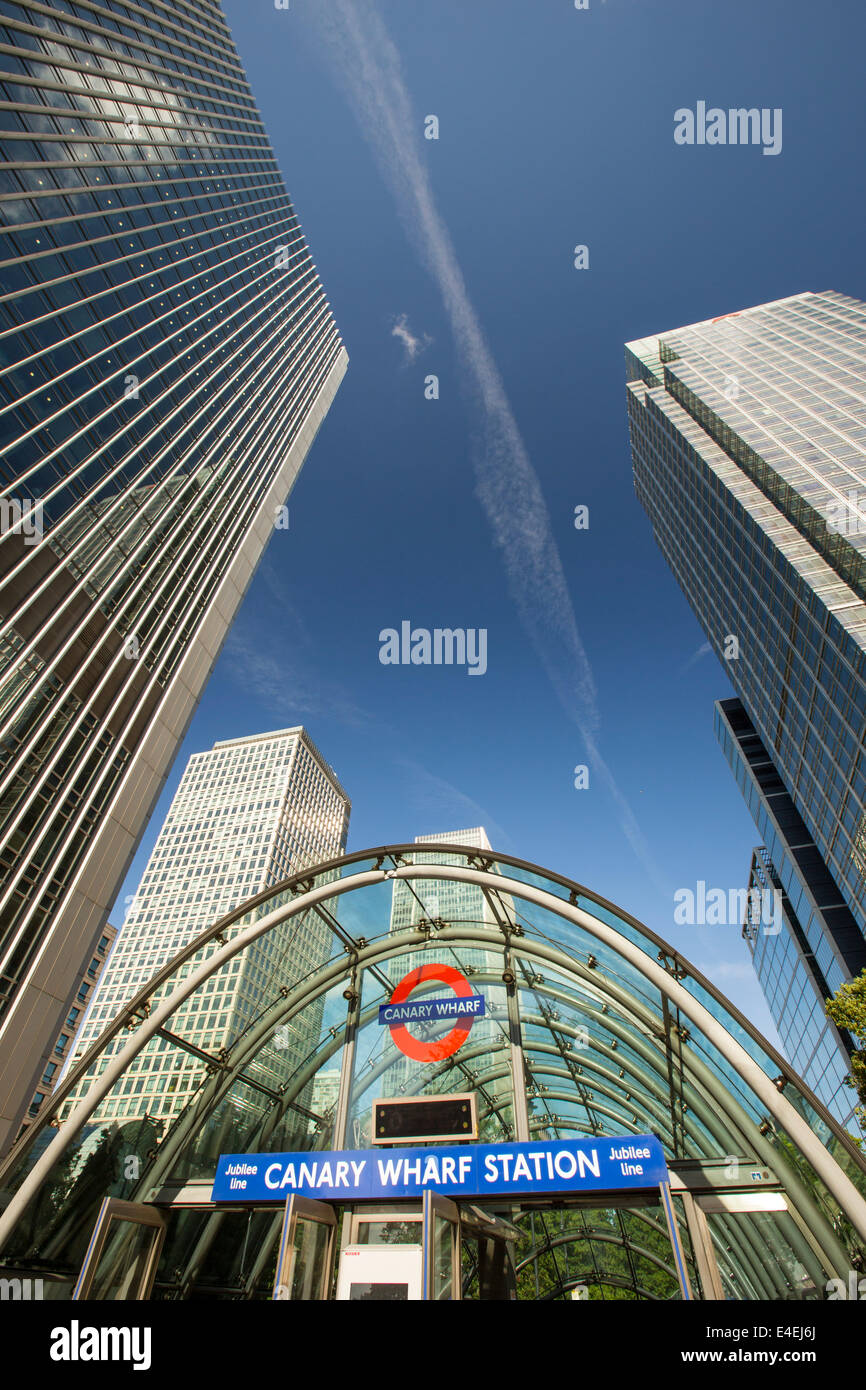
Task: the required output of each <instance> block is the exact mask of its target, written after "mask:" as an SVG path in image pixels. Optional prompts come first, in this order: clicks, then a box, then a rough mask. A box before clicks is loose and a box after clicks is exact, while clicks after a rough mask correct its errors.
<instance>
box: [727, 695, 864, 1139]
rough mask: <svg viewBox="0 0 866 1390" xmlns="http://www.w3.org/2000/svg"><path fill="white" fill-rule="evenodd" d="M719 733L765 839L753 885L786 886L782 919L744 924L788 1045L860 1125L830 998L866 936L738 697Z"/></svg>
mask: <svg viewBox="0 0 866 1390" xmlns="http://www.w3.org/2000/svg"><path fill="white" fill-rule="evenodd" d="M716 733H717V736H718V739H719V742H720V744H721V747H722V750H723V752H724V754H725V756H726V758H727V759H728V762H729V763H730V766H731V770H732V772H733V774H734V776H735V778H736V780H737V785H738V786H739V788H740V791H741V792H742V794H743V796H744V798H745V801H746V804H747V805H748V807H749V810H750V811H751V812H752V815H753V817H754V820H755V824H756V826H757V827H758V830H759V832H760V834H761V836H762V837H763V839H764V844H763V845H761V846H760V847H759V848H758V849H756V850H755V852H754V854H753V856H752V866H751V872H750V878H749V887H750V888H753V887H754V888H757V889H758V890H759V892H760V891H766V892H768V893H776V894H778V900H779V902H780V903H781V907H782V917H781V930H778V931H777V930H776V922H775V920H774V921H773V923H772V927H771V929H770V930H768V929H767V925H766V924H765V923H764V922H758V921H757V920H756V921H755V922H749V921H746V922H745V923H744V924H743V936H744V937H745V939H746V941H747V942H748V945H749V950H750V952H751V956H752V963H753V964H754V967H755V970H756V972H757V975H758V979H759V980H760V982H761V987H762V989H763V991H764V994H765V996H766V999H767V1003H768V1004H769V1007H770V1012H771V1013H772V1016H773V1018H774V1019H776V1020H777V1026H778V1028H779V1035H780V1037H781V1039H782V1043H783V1045H784V1047H785V1051H786V1054H787V1056H788V1058H789V1059H790V1061H791V1063H792V1064H793V1065H794V1066H795V1067H796V1069H797V1071H798V1072H799V1074H800V1075H801V1076H802V1077H803V1078H804V1079H805V1080H806V1081H807V1082H808V1084H809V1086H810V1087H811V1088H812V1090H813V1091H814V1092H815V1094H816V1095H817V1096H820V1097H821V1100H822V1101H823V1102H824V1104H825V1105H826V1106H827V1108H828V1110H830V1111H831V1112H832V1113H833V1114H834V1115H835V1116H836V1118H837V1119H838V1120H840V1122H841V1123H842V1124H845V1125H847V1126H848V1127H849V1128H850V1129H853V1130H854V1131H855V1132H857V1131H859V1125H858V1123H857V1120H856V1117H855V1115H854V1110H855V1106H856V1092H855V1091H854V1090H853V1089H852V1088H851V1087H850V1086H849V1085H847V1084H846V1079H847V1076H848V1074H849V1072H850V1070H851V1067H850V1056H851V1052H852V1050H853V1049H854V1046H855V1044H854V1042H853V1039H852V1038H851V1037H850V1035H848V1034H847V1033H843V1032H840V1031H839V1030H838V1029H837V1028H836V1027H835V1025H834V1024H832V1023H831V1022H830V1020H829V1019H828V1018H827V1015H826V1013H825V1011H824V1003H825V1001H826V1000H827V999H829V998H830V996H831V994H835V992H836V990H837V989H838V988H839V986H840V985H842V984H844V982H845V981H846V980H847V979H849V978H850V977H851V975H852V974H858V973H859V971H860V970H861V969H862V968H863V967H864V966H866V941H864V939H863V936H862V934H861V932H860V930H859V928H858V926H857V923H856V922H855V921H854V918H853V916H852V915H851V912H850V910H849V908H848V906H847V904H846V903H844V902H843V901H842V897H841V894H840V892H839V889H838V888H837V887H836V885H835V883H834V882H833V880H832V878H831V877H830V874H829V873H828V871H827V867H826V865H825V864H824V861H823V860H822V858H821V856H820V854H819V853H818V850H817V848H816V846H815V844H814V843H813V841H812V839H811V837H810V835H809V832H808V831H807V829H806V827H805V825H804V824H803V821H802V819H801V817H800V815H799V814H798V812H797V810H796V808H795V806H794V804H793V802H792V801H791V798H790V797H789V795H788V793H787V791H786V790H785V787H784V785H783V783H782V779H781V778H780V776H779V774H778V772H777V771H776V768H775V766H774V765H773V762H772V760H771V759H770V758H769V757H768V756H767V752H766V749H765V748H764V746H763V744H762V743H761V740H760V739H759V738H758V735H757V734H756V732H755V729H754V727H753V725H752V722H751V720H750V719H749V717H748V715H747V714H746V712H745V710H744V709H743V706H742V705H741V704H740V702H739V700H722V701H720V702H719V703H718V704H717V706H716Z"/></svg>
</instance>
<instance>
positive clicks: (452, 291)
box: [305, 0, 664, 888]
mask: <svg viewBox="0 0 866 1390" xmlns="http://www.w3.org/2000/svg"><path fill="white" fill-rule="evenodd" d="M305 13H306V14H307V15H309V16H310V19H311V23H312V24H313V26H314V28H315V30H316V32H317V34H318V35H319V37H320V39H321V41H322V43H323V44H324V47H325V50H326V52H327V54H328V57H329V59H330V61H331V64H332V66H333V69H334V71H335V73H336V77H337V80H338V82H339V84H340V85H341V86H342V87H343V89H344V90H345V91H346V93H347V95H348V97H349V100H350V103H351V105H352V108H353V110H354V113H355V116H356V118H357V120H358V123H359V126H360V128H361V131H362V133H363V134H364V136H365V138H366V139H367V141H368V143H369V144H370V146H371V148H372V151H373V153H374V156H375V157H376V159H377V162H378V163H379V166H380V168H381V170H382V174H383V177H384V178H385V181H386V183H387V185H388V187H389V188H390V190H391V192H392V194H393V196H394V199H395V203H396V206H397V209H398V213H399V215H400V218H401V221H402V222H403V224H404V226H405V228H406V230H407V233H408V236H409V238H410V241H411V243H412V245H413V246H414V247H415V248H416V250H417V252H418V254H419V256H420V258H421V260H422V261H423V263H424V264H425V266H426V267H427V268H428V270H429V271H430V274H431V275H432V277H433V279H434V281H435V283H436V284H437V286H438V288H439V291H440V293H441V296H442V300H443V303H444V306H445V310H446V312H447V315H448V318H449V320H450V323H451V328H452V332H453V335H454V340H455V344H456V347H457V352H458V355H459V357H460V359H461V362H462V365H463V368H464V379H465V380H466V382H467V384H468V387H469V390H470V392H471V394H472V396H473V397H474V398H475V402H476V404H477V406H478V408H479V410H480V413H481V417H482V420H483V425H484V430H483V440H482V441H481V443H480V446H479V447H478V448H476V449H475V450H474V451H473V464H474V468H475V481H476V493H477V496H478V498H479V500H480V501H481V504H482V506H483V508H484V511H485V513H486V515H487V519H488V522H489V524H490V527H491V530H492V533H493V540H494V543H495V545H496V547H497V549H498V550H499V552H500V556H501V560H502V565H503V568H504V570H505V575H506V579H507V582H508V588H509V592H510V594H511V597H512V600H513V602H514V604H515V607H516V608H517V611H518V614H519V616H520V620H521V623H522V625H523V627H524V630H525V631H526V632H527V634H528V635H529V637H530V639H531V641H532V643H533V645H534V647H535V650H536V653H537V655H538V659H539V661H540V663H541V665H542V667H543V669H544V671H545V673H546V675H547V677H548V679H549V681H550V683H551V685H552V686H553V688H554V690H555V692H556V694H557V697H558V698H559V700H560V703H561V704H562V706H563V708H564V709H565V711H566V713H567V715H568V716H569V718H571V719H572V720H573V721H574V722H575V724H576V725H577V727H578V729H579V730H580V733H581V734H582V736H583V739H584V742H585V744H586V748H587V756H588V758H589V762H590V767H591V769H592V772H593V774H594V777H595V779H596V780H597V781H598V782H600V783H601V784H602V785H603V786H604V787H605V788H606V790H607V792H608V794H609V795H610V797H611V799H612V800H613V803H614V805H615V807H616V811H617V815H618V818H619V822H620V825H621V827H622V830H623V833H624V834H625V836H626V838H627V840H628V842H629V844H630V845H631V846H632V849H633V850H634V852H635V854H636V855H637V857H638V858H639V860H640V861H641V862H642V864H643V865H644V867H645V869H646V870H647V872H648V874H649V875H650V877H651V878H652V880H653V882H654V883H655V884H656V885H657V886H658V887H660V888H663V887H664V885H663V884H662V881H661V877H660V875H659V872H658V870H657V868H656V865H655V863H654V861H653V859H652V856H651V854H650V851H649V848H648V846H647V844H646V842H645V840H644V837H643V834H642V832H641V830H640V827H639V826H638V823H637V821H636V819H635V816H634V814H633V812H632V810H631V807H630V806H629V804H628V802H627V801H626V799H625V797H624V796H623V794H622V792H621V791H620V790H619V787H618V786H617V784H616V781H615V779H614V776H613V774H612V772H611V771H610V768H609V767H608V766H607V764H606V762H605V761H604V758H603V757H602V755H601V752H600V749H599V746H598V741H597V733H598V730H599V727H600V723H601V719H600V715H599V709H598V697H597V690H596V685H595V680H594V677H593V673H592V669H591V667H590V663H589V660H588V658H587V655H586V652H585V650H584V647H583V642H582V641H581V637H580V633H579V631H578V627H577V622H576V619H575V616H574V610H573V608H572V605H571V599H570V597H569V593H568V586H567V584H566V580H565V574H564V572H563V567H562V561H561V560H560V557H559V552H558V549H557V546H556V542H555V540H554V537H553V531H552V528H551V524H550V517H549V515H548V511H547V507H546V504H545V502H544V498H543V495H542V491H541V485H540V483H539V480H538V476H537V474H536V472H535V470H534V468H533V466H532V463H531V461H530V459H529V455H528V453H527V450H526V447H525V445H524V443H523V439H522V438H521V435H520V430H519V428H518V425H517V421H516V420H515V418H514V415H513V414H512V411H511V407H510V405H509V402H508V398H507V395H506V392H505V387H504V384H503V381H502V378H501V376H500V374H499V370H498V368H497V366H496V363H495V361H494V358H493V355H492V353H491V351H490V349H489V347H488V345H487V342H486V339H485V337H484V334H483V332H482V329H481V325H480V323H479V321H478V318H477V315H476V313H475V309H474V307H473V305H472V303H471V300H470V298H469V295H468V292H467V289H466V285H465V282H464V279H463V273H462V270H461V268H460V264H459V262H458V260H457V256H456V253H455V250H454V246H453V244H452V242H451V237H450V235H449V233H448V230H447V227H446V226H445V223H444V222H443V220H442V218H441V216H440V214H439V212H438V209H437V207H436V203H435V200H434V197H433V191H432V188H431V185H430V180H429V177H428V174H427V169H426V167H425V164H424V161H423V159H422V155H421V148H420V139H419V136H418V130H419V122H418V119H417V117H416V116H415V113H414V112H413V110H412V105H411V102H410V99H409V93H408V90H407V87H406V83H405V80H404V78H403V73H402V67H401V63H400V56H399V53H398V52H397V49H396V48H395V46H394V44H393V43H392V41H391V38H390V36H389V34H388V31H387V29H386V28H385V25H384V23H383V21H382V19H381V17H380V15H379V13H378V11H377V9H376V7H375V5H374V4H373V3H372V2H371V0H332V3H331V4H329V5H328V6H327V7H325V6H323V5H316V6H314V7H311V9H309V10H307V11H305Z"/></svg>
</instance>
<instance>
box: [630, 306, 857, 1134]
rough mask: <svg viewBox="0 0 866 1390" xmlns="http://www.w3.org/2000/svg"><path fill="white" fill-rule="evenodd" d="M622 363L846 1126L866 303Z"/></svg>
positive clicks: (779, 1012) (784, 312)
mask: <svg viewBox="0 0 866 1390" xmlns="http://www.w3.org/2000/svg"><path fill="white" fill-rule="evenodd" d="M626 363H627V369H628V377H629V383H628V411H629V426H630V433H631V446H632V457H633V463H634V478H635V488H636V491H637V495H638V498H639V500H640V501H641V503H642V505H643V506H644V508H645V509H646V511H647V514H648V515H649V517H650V520H651V522H652V526H653V531H654V534H655V537H656V540H657V542H658V544H659V546H660V548H661V550H662V553H663V554H664V556H665V559H666V560H667V562H668V564H669V565H670V567H671V569H672V570H673V572H674V575H675V576H676V578H677V580H678V581H679V584H680V586H681V588H682V589H683V592H684V593H685V595H686V598H687V599H688V601H689V603H690V604H691V606H692V608H693V609H694V611H695V614H696V615H697V617H698V620H699V622H700V623H701V625H702V626H703V628H704V630H705V632H706V634H707V637H708V638H709V641H710V644H711V646H712V648H713V650H714V651H715V653H716V655H717V656H718V657H719V658H720V660H722V661H724V662H725V666H726V670H727V673H728V675H729V678H730V680H731V683H732V685H733V686H734V688H735V690H736V692H737V695H738V696H739V701H738V702H728V701H725V702H722V704H721V705H720V706H718V707H717V730H718V733H719V737H720V739H721V741H722V745H723V747H724V749H725V752H726V754H727V756H728V758H729V761H730V762H731V766H732V768H733V769H734V771H735V773H736V775H737V781H738V783H739V785H740V788H741V790H742V791H743V793H744V795H745V796H746V799H747V802H748V804H749V806H750V809H751V810H752V812H753V815H754V816H755V819H756V823H757V824H758V825H759V828H760V829H761V832H762V834H764V835H766V842H765V845H764V846H763V847H762V849H765V850H766V856H767V857H766V859H764V857H763V855H760V856H759V863H758V864H755V863H753V871H757V873H758V877H759V878H760V873H762V872H764V873H766V874H767V875H769V876H770V877H769V879H768V881H770V882H773V884H775V879H777V880H778V883H779V884H780V885H781V888H782V889H783V890H784V893H785V895H786V900H787V902H788V905H789V909H790V910H789V911H787V912H786V914H785V928H786V929H785V932H784V933H780V934H779V935H778V936H777V937H775V938H773V937H768V939H767V940H766V941H765V942H762V943H761V950H760V959H759V960H758V961H757V962H756V963H757V964H758V966H759V978H760V979H761V980H762V982H763V983H764V984H765V986H768V982H769V981H770V980H771V979H779V978H781V974H782V970H781V956H782V954H783V953H785V954H786V955H787V957H788V960H789V963H790V965H791V968H792V969H794V970H795V972H796V979H795V980H793V981H789V982H788V984H786V986H785V988H784V989H782V990H779V989H775V988H774V989H768V1002H769V1003H770V1007H771V1009H772V1010H773V1013H774V1016H775V1018H776V1022H777V1024H778V1026H779V1029H780V1032H781V1034H782V1035H783V1036H786V1035H787V1036H788V1037H789V1040H793V1039H794V1038H798V1044H797V1046H798V1048H799V1055H800V1058H801V1060H803V1059H804V1058H806V1056H807V1055H808V1058H809V1059H810V1060H809V1062H808V1066H807V1069H809V1068H811V1072H812V1076H813V1079H814V1081H815V1083H816V1084H815V1089H816V1091H817V1092H818V1095H819V1096H820V1097H821V1098H822V1099H823V1100H825V1102H826V1103H827V1104H828V1105H829V1106H831V1107H832V1108H834V1109H835V1110H836V1113H838V1106H839V1103H840V1100H839V1086H838V1080H839V1061H840V1059H839V1056H838V1053H839V1048H840V1041H841V1040H840V1036H839V1035H838V1034H837V1033H836V1032H835V1030H834V1029H833V1028H832V1026H831V1025H830V1024H829V1023H828V1022H827V1020H826V1018H824V1017H823V1010H818V1009H815V1008H814V1007H813V1005H814V1001H815V998H816V993H817V994H818V995H820V996H821V997H822V998H823V997H826V992H825V991H826V988H827V986H829V987H830V988H835V987H836V986H837V984H838V983H841V982H842V980H843V979H848V978H850V977H851V976H852V975H853V974H857V973H859V970H860V969H861V968H862V967H863V965H864V964H866V940H864V927H866V680H864V664H866V608H864V603H863V600H864V597H866V304H862V303H860V302H859V301H857V300H854V299H850V298H848V297H847V296H845V295H842V294H837V293H834V292H832V291H825V292H822V293H820V294H812V293H806V294H798V295H794V296H792V297H790V298H788V299H782V300H778V301H776V302H774V303H771V304H764V305H759V306H758V307H756V308H752V309H746V310H743V311H742V312H740V313H734V314H728V315H726V316H724V317H722V318H719V319H712V320H708V321H706V322H703V323H698V324H693V325H691V326H690V327H687V328H680V329H676V330H673V331H672V332H668V333H662V334H660V335H658V336H656V337H650V338H644V339H641V340H639V341H636V342H632V343H629V344H627V346H626ZM734 706H736V707H737V708H734ZM738 709H739V710H740V711H741V714H740V713H738V712H737V710H738ZM773 875H775V879H773V877H772V876H773ZM795 920H796V922H797V924H798V926H799V929H800V930H799V932H798V931H797V930H796V929H795V928H794V921H795ZM804 943H806V944H805V945H804ZM752 945H753V947H754V941H753V942H752ZM774 957H776V963H775V964H774V963H773V958H774ZM832 1050H835V1051H836V1053H837V1058H836V1064H832V1065H831V1064H830V1063H829V1052H830V1051H832ZM842 1060H843V1061H844V1060H845V1059H844V1058H843V1059H842Z"/></svg>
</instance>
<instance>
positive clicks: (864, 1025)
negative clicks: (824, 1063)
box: [825, 969, 866, 1145]
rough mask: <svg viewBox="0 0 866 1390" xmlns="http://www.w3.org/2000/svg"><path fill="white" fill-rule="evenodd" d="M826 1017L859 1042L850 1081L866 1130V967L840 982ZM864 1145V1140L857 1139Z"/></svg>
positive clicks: (859, 1116)
mask: <svg viewBox="0 0 866 1390" xmlns="http://www.w3.org/2000/svg"><path fill="white" fill-rule="evenodd" d="M825 1008H826V1012H827V1017H828V1018H829V1019H831V1020H832V1022H833V1023H835V1024H836V1027H837V1028H845V1029H847V1031H848V1032H849V1033H850V1034H851V1036H852V1037H853V1038H854V1041H855V1042H856V1043H857V1048H856V1050H855V1051H854V1052H853V1053H852V1054H851V1075H850V1077H849V1084H850V1085H852V1086H853V1087H854V1089H855V1090H856V1092H857V1096H858V1098H859V1100H860V1104H859V1105H858V1107H857V1109H856V1111H855V1112H854V1113H855V1114H856V1116H857V1119H858V1121H859V1123H860V1125H861V1126H862V1127H863V1129H864V1130H866V969H863V970H861V972H860V974H859V975H858V976H857V977H856V979H854V980H849V981H848V982H847V984H844V985H840V986H839V988H838V989H837V991H836V993H835V994H834V995H833V998H832V999H828V1000H827V1002H826V1005H825ZM857 1142H858V1144H860V1145H862V1143H863V1140H862V1139H858V1140H857Z"/></svg>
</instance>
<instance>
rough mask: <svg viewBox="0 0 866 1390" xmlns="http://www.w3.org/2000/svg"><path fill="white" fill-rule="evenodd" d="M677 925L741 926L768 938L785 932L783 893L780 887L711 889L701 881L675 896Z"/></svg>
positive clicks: (676, 893) (680, 889)
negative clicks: (761, 928) (783, 926)
mask: <svg viewBox="0 0 866 1390" xmlns="http://www.w3.org/2000/svg"><path fill="white" fill-rule="evenodd" d="M674 904H675V906H674V923H675V924H676V926H678V927H724V926H728V927H740V926H752V927H760V926H762V927H763V929H764V936H778V934H779V932H780V931H781V930H782V894H781V892H780V890H779V889H778V888H729V889H728V890H727V892H726V891H725V889H724V888H707V885H706V883H705V882H704V880H703V879H698V882H697V883H696V885H695V887H694V889H692V888H678V889H677V890H676V892H675V893H674Z"/></svg>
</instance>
